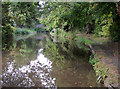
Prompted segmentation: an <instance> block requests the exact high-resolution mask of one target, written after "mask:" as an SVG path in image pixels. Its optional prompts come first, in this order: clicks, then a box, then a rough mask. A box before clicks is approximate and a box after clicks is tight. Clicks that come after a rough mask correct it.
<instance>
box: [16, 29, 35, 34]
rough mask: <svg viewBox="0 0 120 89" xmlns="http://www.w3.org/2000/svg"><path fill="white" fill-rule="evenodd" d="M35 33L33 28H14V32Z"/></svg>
mask: <svg viewBox="0 0 120 89" xmlns="http://www.w3.org/2000/svg"><path fill="white" fill-rule="evenodd" d="M30 33H35V30H34V29H33V28H16V30H15V34H30Z"/></svg>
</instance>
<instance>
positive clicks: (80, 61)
mask: <svg viewBox="0 0 120 89" xmlns="http://www.w3.org/2000/svg"><path fill="white" fill-rule="evenodd" d="M41 38H42V39H41ZM16 42H17V43H16V47H15V48H14V49H13V50H12V51H11V52H8V53H5V54H4V55H3V74H2V81H1V82H2V84H3V87H89V86H93V87H96V86H97V84H96V76H95V72H94V70H93V68H92V66H91V65H90V64H89V63H88V56H87V54H85V53H86V51H84V50H82V49H79V48H77V46H76V44H75V42H71V43H70V44H69V43H68V41H65V42H63V41H61V42H57V43H54V42H52V41H51V39H49V38H47V39H46V36H44V35H42V36H41V35H38V36H35V37H34V36H33V37H30V38H27V39H26V40H23V39H22V40H18V41H16ZM81 55H82V56H81ZM83 55H84V56H83Z"/></svg>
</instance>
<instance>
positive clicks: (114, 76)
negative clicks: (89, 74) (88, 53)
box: [77, 34, 120, 89]
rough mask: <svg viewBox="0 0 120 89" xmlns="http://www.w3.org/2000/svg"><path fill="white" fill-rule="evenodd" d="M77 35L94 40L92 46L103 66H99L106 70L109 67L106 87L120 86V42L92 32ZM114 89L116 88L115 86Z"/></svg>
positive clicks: (100, 64)
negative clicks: (99, 36)
mask: <svg viewBox="0 0 120 89" xmlns="http://www.w3.org/2000/svg"><path fill="white" fill-rule="evenodd" d="M77 36H80V37H84V38H86V39H89V40H90V41H92V42H93V44H91V45H92V47H93V49H94V51H95V53H96V56H97V58H98V59H99V65H98V66H102V67H101V68H98V69H100V70H104V71H105V68H109V71H108V75H107V78H106V79H105V81H104V84H105V86H106V87H110V86H113V87H120V79H119V78H120V75H119V72H120V71H119V70H120V65H119V64H120V61H119V60H118V56H119V53H118V51H120V50H118V46H119V43H118V42H111V41H109V40H108V39H106V38H98V37H93V35H91V34H88V35H86V34H77ZM113 89H114V88H113Z"/></svg>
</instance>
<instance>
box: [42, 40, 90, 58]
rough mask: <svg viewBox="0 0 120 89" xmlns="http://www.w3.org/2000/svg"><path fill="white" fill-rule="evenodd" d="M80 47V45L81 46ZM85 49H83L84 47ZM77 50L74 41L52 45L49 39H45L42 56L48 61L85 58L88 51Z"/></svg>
mask: <svg viewBox="0 0 120 89" xmlns="http://www.w3.org/2000/svg"><path fill="white" fill-rule="evenodd" d="M81 46H82V44H81ZM84 48H85V47H84ZM84 48H79V47H78V45H77V43H76V42H75V41H74V40H64V41H58V42H57V43H53V42H52V41H51V40H50V39H47V44H46V48H45V50H44V54H45V55H46V56H47V57H49V58H50V59H54V60H55V59H61V60H62V59H68V60H74V59H78V58H83V57H84V58H85V57H86V58H87V59H88V56H86V55H89V54H88V53H89V52H88V50H84Z"/></svg>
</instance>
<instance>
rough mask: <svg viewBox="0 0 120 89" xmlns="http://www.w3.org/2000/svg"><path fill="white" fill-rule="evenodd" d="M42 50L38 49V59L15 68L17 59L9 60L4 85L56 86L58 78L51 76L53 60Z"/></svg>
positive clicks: (4, 74)
mask: <svg viewBox="0 0 120 89" xmlns="http://www.w3.org/2000/svg"><path fill="white" fill-rule="evenodd" d="M42 50H43V49H40V50H38V56H37V59H36V60H33V61H31V62H30V64H29V65H26V66H23V67H20V68H15V60H13V61H12V62H8V63H7V64H8V67H7V69H6V70H5V71H4V73H3V76H2V77H3V86H8V87H9V86H13V87H16V86H23V87H30V86H38V87H41V86H44V87H53V86H55V80H56V78H52V77H51V76H50V72H51V71H52V62H51V61H50V60H49V59H47V58H46V57H45V56H44V55H43V54H42Z"/></svg>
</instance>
